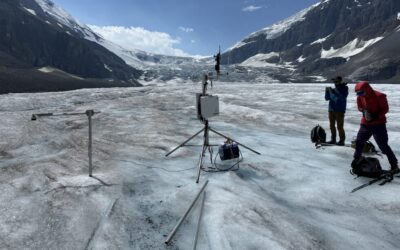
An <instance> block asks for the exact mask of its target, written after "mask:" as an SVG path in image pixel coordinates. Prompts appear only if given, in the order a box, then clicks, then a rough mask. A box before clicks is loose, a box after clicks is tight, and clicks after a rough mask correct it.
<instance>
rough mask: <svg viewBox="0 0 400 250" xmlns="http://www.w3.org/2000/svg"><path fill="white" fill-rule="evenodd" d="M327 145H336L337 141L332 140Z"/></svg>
mask: <svg viewBox="0 0 400 250" xmlns="http://www.w3.org/2000/svg"><path fill="white" fill-rule="evenodd" d="M327 144H336V140H330V141H328V142H327Z"/></svg>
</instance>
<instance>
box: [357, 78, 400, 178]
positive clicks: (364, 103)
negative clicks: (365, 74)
mask: <svg viewBox="0 0 400 250" xmlns="http://www.w3.org/2000/svg"><path fill="white" fill-rule="evenodd" d="M355 92H356V93H357V107H358V110H359V111H360V112H362V114H363V116H362V118H361V125H360V129H359V131H358V134H357V141H356V151H355V153H354V159H355V160H356V161H357V160H358V159H360V157H361V154H362V151H363V148H364V144H365V143H366V142H367V141H368V140H369V139H370V138H371V136H373V137H374V139H375V141H376V143H377V144H378V146H379V148H380V150H381V151H382V153H384V154H386V156H387V158H388V160H389V163H390V166H391V171H392V172H393V173H398V172H399V167H398V165H397V164H398V161H397V158H396V156H395V155H394V153H393V151H392V149H391V148H390V146H389V145H388V140H389V138H388V133H387V129H386V113H387V112H388V111H389V105H388V102H387V99H386V95H385V94H383V93H381V92H379V91H376V90H373V89H372V87H371V86H370V85H369V83H368V82H365V81H363V82H359V83H357V84H356V86H355Z"/></svg>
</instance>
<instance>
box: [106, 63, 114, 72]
mask: <svg viewBox="0 0 400 250" xmlns="http://www.w3.org/2000/svg"><path fill="white" fill-rule="evenodd" d="M104 68H105V69H106V70H108V71H110V72H113V71H112V69H111V68H110V66H108V65H107V64H104Z"/></svg>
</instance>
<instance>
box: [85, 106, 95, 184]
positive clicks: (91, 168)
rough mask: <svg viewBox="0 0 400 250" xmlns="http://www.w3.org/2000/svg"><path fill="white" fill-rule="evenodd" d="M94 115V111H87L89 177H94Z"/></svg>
mask: <svg viewBox="0 0 400 250" xmlns="http://www.w3.org/2000/svg"><path fill="white" fill-rule="evenodd" d="M93 114H94V111H93V110H86V115H87V117H88V120H89V143H88V156H89V177H92V170H93V166H92V115H93Z"/></svg>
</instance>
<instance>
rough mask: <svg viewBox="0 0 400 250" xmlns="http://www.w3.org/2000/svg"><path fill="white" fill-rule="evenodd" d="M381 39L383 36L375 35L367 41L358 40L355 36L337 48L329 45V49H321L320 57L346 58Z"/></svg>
mask: <svg viewBox="0 0 400 250" xmlns="http://www.w3.org/2000/svg"><path fill="white" fill-rule="evenodd" d="M382 39H383V37H377V38H374V39H371V40H368V41H359V40H358V38H356V39H354V40H353V41H351V42H349V43H348V44H346V45H345V46H343V47H341V48H338V49H334V48H333V47H331V48H330V49H329V50H324V49H322V50H321V58H333V57H343V58H346V59H347V60H348V59H349V58H350V57H352V56H354V55H357V54H359V53H361V52H363V51H364V50H365V49H366V48H368V47H369V46H371V45H373V44H375V43H377V42H379V41H380V40H382Z"/></svg>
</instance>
